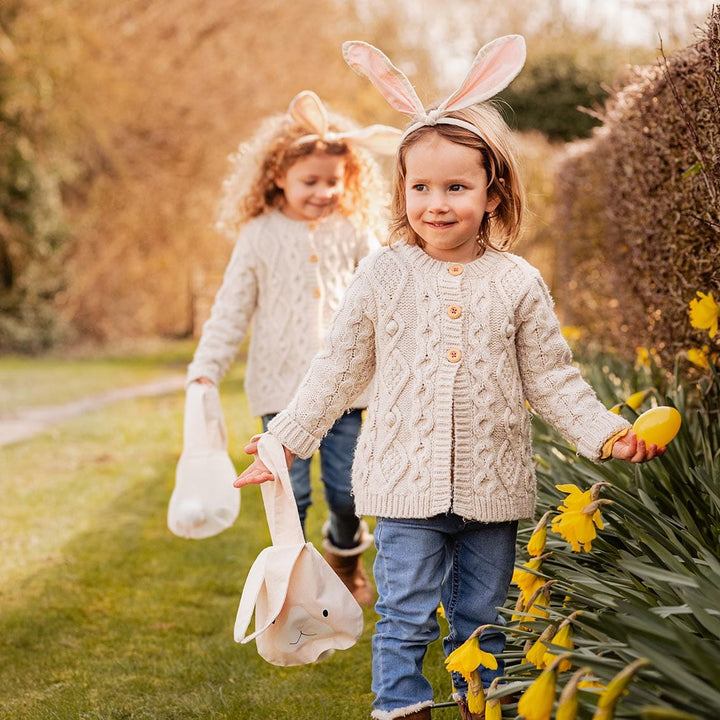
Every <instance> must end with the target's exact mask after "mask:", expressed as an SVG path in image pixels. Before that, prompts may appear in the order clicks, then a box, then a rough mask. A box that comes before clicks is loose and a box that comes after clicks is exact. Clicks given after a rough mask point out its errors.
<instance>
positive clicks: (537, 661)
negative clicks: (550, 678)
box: [525, 625, 556, 670]
mask: <svg viewBox="0 0 720 720" xmlns="http://www.w3.org/2000/svg"><path fill="white" fill-rule="evenodd" d="M555 630H556V628H555V626H554V625H548V626H547V627H546V628H545V629H544V630H543V631H542V633H541V634H540V637H539V638H538V639H537V640H536V641H535V642H534V643H533V644H532V647H531V648H530V649H529V650H528V651H527V653H526V654H525V659H526V660H527V661H528V662H529V663H532V664H533V665H534V666H535V667H536V668H537V669H538V670H543V669H545V668H546V667H547V666H548V665H549V664H550V663H548V662H546V661H545V656H546V654H547V650H548V646H547V643H549V642H550V641H551V640H552V638H553V635H555ZM553 660H554V658H553V657H552V655H551V656H550V662H552V661H553Z"/></svg>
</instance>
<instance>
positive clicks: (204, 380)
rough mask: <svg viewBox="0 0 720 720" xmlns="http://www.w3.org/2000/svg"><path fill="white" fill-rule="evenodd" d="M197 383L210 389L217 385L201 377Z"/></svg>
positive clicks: (197, 379)
mask: <svg viewBox="0 0 720 720" xmlns="http://www.w3.org/2000/svg"><path fill="white" fill-rule="evenodd" d="M195 382H196V383H200V384H201V385H207V386H208V387H213V386H214V385H215V383H214V382H213V381H212V380H211V379H210V378H207V377H199V378H196V379H195Z"/></svg>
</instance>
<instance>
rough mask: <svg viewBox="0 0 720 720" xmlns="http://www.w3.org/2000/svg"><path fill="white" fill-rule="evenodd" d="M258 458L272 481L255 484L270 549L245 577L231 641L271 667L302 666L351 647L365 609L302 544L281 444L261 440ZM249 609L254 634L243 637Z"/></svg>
mask: <svg viewBox="0 0 720 720" xmlns="http://www.w3.org/2000/svg"><path fill="white" fill-rule="evenodd" d="M258 454H259V457H260V459H261V460H262V461H263V462H264V463H265V465H266V466H267V467H268V469H269V470H270V471H271V472H272V474H273V475H274V476H275V481H274V482H273V481H271V482H266V483H263V484H262V485H261V486H260V487H261V491H262V498H263V502H264V504H265V514H266V515H267V520H268V526H269V529H270V536H271V538H272V543H273V544H272V546H270V547H267V548H265V549H264V550H263V551H262V552H261V553H260V554H259V555H258V557H257V559H256V560H255V562H254V563H253V565H252V567H251V568H250V572H249V573H248V576H247V579H246V581H245V586H244V587H243V592H242V597H241V599H240V606H239V607H238V612H237V617H236V620H235V642H239V643H247V642H250V641H251V640H255V643H256V645H257V650H258V653H259V654H260V656H261V657H263V658H264V659H265V660H267V661H268V662H269V663H271V664H273V665H283V666H287V665H304V664H306V663H312V662H315V661H316V660H321V659H323V658H324V657H326V656H328V655H330V654H332V652H333V651H334V650H345V649H347V648H349V647H352V646H353V645H354V644H355V642H356V641H357V639H358V638H359V637H360V635H361V633H362V630H363V614H362V609H361V608H360V606H359V605H358V603H357V602H356V600H355V598H354V597H353V596H352V594H351V593H350V591H349V590H348V589H347V588H346V587H345V585H344V584H343V582H342V580H340V578H339V577H338V576H337V575H336V574H335V573H334V572H333V570H332V568H331V567H330V566H329V565H328V564H327V562H326V561H325V560H324V559H323V557H322V555H321V554H320V553H319V552H318V551H317V550H316V549H315V547H314V546H313V544H312V543H309V542H305V538H304V537H303V532H302V527H301V525H300V518H299V516H298V512H297V506H296V504H295V498H294V496H293V492H292V487H291V485H290V477H289V475H288V470H287V463H286V460H285V453H284V451H283V448H282V445H281V444H280V443H279V441H278V440H276V439H275V438H274V437H272V436H271V435H268V434H265V435H262V436H261V437H260V441H259V443H258ZM253 611H254V613H255V631H254V632H253V633H251V634H249V635H246V633H247V629H248V626H249V625H250V621H251V619H252V616H253Z"/></svg>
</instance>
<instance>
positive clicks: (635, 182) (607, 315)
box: [554, 8, 720, 367]
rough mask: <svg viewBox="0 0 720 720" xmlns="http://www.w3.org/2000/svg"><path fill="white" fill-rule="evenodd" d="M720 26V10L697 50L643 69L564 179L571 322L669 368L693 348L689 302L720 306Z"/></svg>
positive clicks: (562, 244) (562, 231)
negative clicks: (650, 351) (646, 351)
mask: <svg viewBox="0 0 720 720" xmlns="http://www.w3.org/2000/svg"><path fill="white" fill-rule="evenodd" d="M719 23H720V10H719V9H718V8H715V9H714V10H713V12H712V13H711V15H710V18H709V19H708V23H707V27H706V30H705V33H704V35H703V36H702V37H701V38H700V39H699V40H698V42H697V43H696V44H694V45H692V46H690V47H688V48H686V49H684V50H682V51H680V52H678V53H675V54H673V55H672V56H670V57H669V58H667V59H665V58H663V59H662V60H661V61H660V62H659V63H658V65H657V66H655V67H644V68H636V69H635V74H634V79H633V81H632V82H630V83H629V84H628V85H627V86H626V87H624V88H623V89H622V90H620V91H619V92H617V93H616V94H614V95H613V96H612V97H611V98H610V99H609V100H608V102H607V104H606V107H605V109H604V112H603V126H602V127H601V128H599V129H596V130H595V131H594V132H593V135H592V138H591V139H589V140H586V141H582V142H580V143H574V144H572V145H570V147H569V149H568V151H567V153H566V156H565V158H564V160H563V161H562V162H561V163H560V165H559V168H558V174H557V192H556V196H557V199H558V205H557V216H556V222H555V224H554V228H555V230H554V231H555V233H556V241H557V245H558V248H559V254H560V261H559V262H560V269H559V274H561V275H562V277H563V278H564V281H563V282H562V283H558V285H557V286H556V287H555V288H554V292H555V295H556V297H557V298H558V300H559V302H560V303H561V305H562V308H563V312H564V319H565V320H566V322H568V323H569V324H577V325H582V326H584V327H585V328H586V329H588V330H589V331H590V335H592V336H593V337H594V338H595V339H596V340H597V341H598V343H599V344H600V345H605V346H606V347H607V346H613V347H615V348H618V349H621V348H628V349H630V350H629V351H630V352H632V349H633V348H635V347H636V346H639V345H641V346H645V347H648V348H654V349H655V351H656V352H657V354H658V357H659V358H660V360H661V361H662V362H663V364H664V365H665V367H672V366H673V362H674V359H675V357H676V356H677V354H678V353H681V352H682V351H684V350H685V349H687V346H688V344H689V343H690V342H691V341H692V330H691V328H689V326H688V325H687V322H686V314H685V310H686V306H687V303H688V302H689V301H690V300H691V299H692V298H693V297H694V296H695V293H696V292H697V291H702V292H706V293H707V292H714V293H715V295H714V296H715V298H716V299H717V298H720V273H718V267H720V214H719V212H718V208H719V207H720V40H719V38H718V25H719Z"/></svg>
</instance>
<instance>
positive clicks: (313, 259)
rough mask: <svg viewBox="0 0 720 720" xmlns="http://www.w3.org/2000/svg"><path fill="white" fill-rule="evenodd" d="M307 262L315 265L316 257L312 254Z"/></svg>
mask: <svg viewBox="0 0 720 720" xmlns="http://www.w3.org/2000/svg"><path fill="white" fill-rule="evenodd" d="M308 261H309V262H311V263H316V262H317V261H318V256H317V255H316V254H315V253H313V254H312V255H311V256H310V257H309V258H308Z"/></svg>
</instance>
